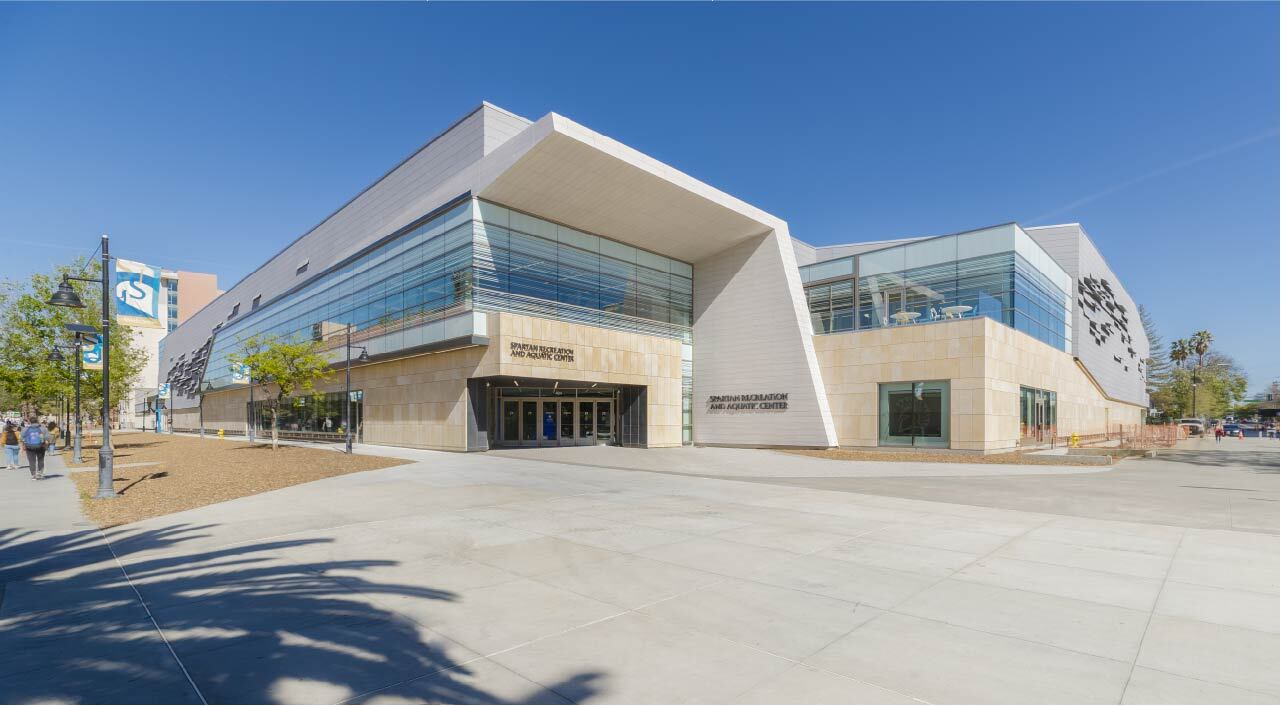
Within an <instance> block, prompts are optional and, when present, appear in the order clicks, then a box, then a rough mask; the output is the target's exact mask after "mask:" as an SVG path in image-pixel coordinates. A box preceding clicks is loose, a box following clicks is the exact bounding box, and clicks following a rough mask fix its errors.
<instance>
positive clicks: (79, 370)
mask: <svg viewBox="0 0 1281 706" xmlns="http://www.w3.org/2000/svg"><path fill="white" fill-rule="evenodd" d="M81 335H82V334H80V333H76V342H75V343H68V344H63V345H59V344H54V346H53V350H52V351H50V352H49V356H48V360H49V362H51V363H61V362H62V361H64V360H66V359H67V357H66V356H65V355H63V354H62V349H66V350H69V351H72V352H73V353H74V354H75V357H76V372H75V373H74V375H75V395H76V403H75V429H73V430H71V436H72V437H74V440H73V439H68V440H67V443H68V444H72V443H74V444H75V451H74V452H73V453H72V455H71V460H72V462H74V463H84V457H83V456H82V455H81V453H80V378H82V377H84V369H83V367H82V366H83V364H84V359H83V358H82V356H81V355H80V341H81Z"/></svg>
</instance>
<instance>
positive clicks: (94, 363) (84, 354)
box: [80, 337, 102, 370]
mask: <svg viewBox="0 0 1281 706" xmlns="http://www.w3.org/2000/svg"><path fill="white" fill-rule="evenodd" d="M80 365H81V367H83V368H84V369H85V370H102V339H101V338H96V337H95V338H94V339H93V341H92V342H90V341H85V342H83V343H81V344H80Z"/></svg>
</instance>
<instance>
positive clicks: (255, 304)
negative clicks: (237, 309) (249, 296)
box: [249, 294, 262, 311]
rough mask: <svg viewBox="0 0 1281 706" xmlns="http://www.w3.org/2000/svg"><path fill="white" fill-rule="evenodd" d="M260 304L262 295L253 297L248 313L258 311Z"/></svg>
mask: <svg viewBox="0 0 1281 706" xmlns="http://www.w3.org/2000/svg"><path fill="white" fill-rule="evenodd" d="M261 304H262V295H261V294H259V295H258V296H256V297H254V300H253V302H252V303H251V304H250V305H249V310H250V311H257V310H258V307H259V305H261Z"/></svg>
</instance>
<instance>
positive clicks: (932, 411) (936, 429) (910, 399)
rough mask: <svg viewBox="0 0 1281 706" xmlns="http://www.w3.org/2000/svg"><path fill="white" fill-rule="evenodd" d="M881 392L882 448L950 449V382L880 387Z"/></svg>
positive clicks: (899, 384) (883, 385)
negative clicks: (921, 447) (925, 447)
mask: <svg viewBox="0 0 1281 706" xmlns="http://www.w3.org/2000/svg"><path fill="white" fill-rule="evenodd" d="M880 388H881V390H880V393H881V394H880V397H881V404H880V427H881V429H880V445H881V446H941V447H946V446H947V445H948V441H949V438H950V437H949V428H948V427H949V426H950V424H949V419H948V418H949V417H950V416H951V407H950V405H949V404H948V397H949V394H948V393H949V392H950V389H949V388H950V384H949V383H948V381H947V380H931V381H924V382H895V383H881V385H880ZM964 441H972V439H964Z"/></svg>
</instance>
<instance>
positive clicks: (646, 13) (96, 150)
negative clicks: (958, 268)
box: [0, 3, 1279, 391]
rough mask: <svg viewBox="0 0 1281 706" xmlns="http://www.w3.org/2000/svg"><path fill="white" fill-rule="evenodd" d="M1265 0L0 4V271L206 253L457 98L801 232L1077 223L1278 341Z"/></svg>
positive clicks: (382, 156) (1242, 333)
mask: <svg viewBox="0 0 1281 706" xmlns="http://www.w3.org/2000/svg"><path fill="white" fill-rule="evenodd" d="M1277 26H1278V10H1277V5H1276V4H1275V3H1257V4H1235V5H1234V4H1192V3H1177V4H1159V3H1139V4H1127V5H1119V4H1106V5H1105V4H1083V3H1078V4H1062V5H1056V4H1006V3H997V4H960V3H956V4H943V5H935V4H926V3H912V4H902V5H890V4H814V5H798V4H788V5H780V4H726V3H716V4H696V5H681V4H636V5H630V4H629V5H589V4H544V5H511V4H506V5H495V4H488V5H468V4H437V3H431V4H412V5H409V4H382V5H348V4H323V5H307V4H282V5H261V4H230V5H155V4H132V5H109V4H68V5H12V4H6V5H0V246H3V252H4V253H5V256H4V257H0V277H15V276H21V275H23V274H25V273H27V272H29V271H31V270H34V269H41V268H45V267H48V266H49V265H50V264H52V263H53V262H55V261H61V260H65V259H67V258H69V257H72V256H74V255H75V254H77V253H87V252H88V251H89V250H90V249H92V248H93V246H94V244H95V240H96V237H97V235H98V234H99V233H101V232H103V231H107V232H109V233H111V234H112V237H113V248H114V251H115V252H116V253H118V254H120V255H121V256H124V257H130V258H135V259H143V260H146V261H148V262H152V263H154V264H160V265H164V266H168V267H173V268H181V269H191V270H203V271H212V272H216V273H217V274H218V275H219V277H220V280H221V283H222V284H223V286H224V287H225V286H228V285H230V284H231V283H233V282H235V281H236V280H237V279H239V278H240V277H241V276H242V275H244V274H245V273H247V272H248V271H249V270H251V269H252V268H253V267H255V266H257V265H258V264H259V263H260V262H261V261H262V260H263V259H265V258H266V257H268V256H270V255H271V254H273V253H274V252H275V251H276V250H277V249H278V248H279V247H281V246H282V245H284V244H285V243H287V242H288V241H289V240H291V239H293V238H294V237H296V236H297V235H299V234H301V233H302V232H304V231H306V230H307V229H309V228H310V227H312V226H313V225H315V224H316V223H317V222H318V221H319V220H320V219H321V218H323V217H324V216H326V215H328V214H329V213H330V212H331V211H332V210H333V209H334V208H336V207H337V206H339V205H341V204H342V203H343V202H344V201H346V200H347V199H348V198H350V197H351V196H352V195H354V194H355V193H356V192H357V191H359V190H360V189H362V188H363V187H365V186H366V185H368V183H369V182H371V181H372V180H374V179H375V178H377V177H378V176H380V175H381V174H382V173H383V172H384V171H386V170H387V169H388V168H389V167H391V166H392V165H394V164H395V163H396V162H398V161H399V160H400V159H402V158H403V157H405V156H406V155H407V154H409V153H410V152H411V151H413V150H414V149H415V148H416V147H418V146H419V145H420V144H422V143H423V142H425V141H426V140H427V139H428V138H430V137H432V136H433V135H434V134H436V133H437V132H439V131H440V130H442V129H444V128H445V127H447V126H448V125H450V124H451V123H452V122H453V121H454V120H456V119H458V118H459V117H461V116H462V115H464V114H465V113H467V112H468V111H469V110H470V109H471V108H473V107H474V106H475V105H476V104H478V103H479V102H480V101H481V100H489V101H491V102H493V103H496V104H498V105H500V106H503V107H505V108H507V109H509V110H512V111H514V112H516V113H519V114H522V115H525V116H526V117H530V118H537V117H539V116H541V115H543V114H545V113H547V112H548V111H553V110H554V111H556V112H559V113H562V114H564V115H566V116H569V117H571V118H573V119H574V120H576V121H578V122H580V123H583V124H585V125H587V126H588V127H591V128H593V129H595V130H598V131H600V132H603V133H605V134H607V135H610V136H612V137H615V138H617V139H619V140H622V141H623V142H626V143H628V144H630V145H632V146H634V147H636V148H638V149H640V150H642V151H644V152H647V153H649V154H651V155H653V156H654V157H656V158H658V159H661V160H663V161H665V162H668V163H669V164H672V165H673V166H675V167H677V168H679V169H681V170H683V171H685V172H688V173H689V174H692V175H693V176H696V177H698V178H699V179H702V180H703V181H706V182H708V183H710V184H712V185H714V186H716V187H718V188H720V189H722V190H724V191H727V192H729V193H731V194H734V195H735V196H738V197H740V198H742V199H744V200H746V201H748V202H750V203H753V204H755V205H757V206H760V207H761V208H764V209H766V210H768V211H770V212H772V213H774V214H776V215H778V216H780V217H782V218H784V219H786V220H787V221H788V222H789V223H790V225H791V229H792V233H793V235H795V236H797V237H799V238H801V239H803V240H806V241H809V242H811V243H815V244H825V243H836V242H849V241H857V240H874V239H882V238H889V237H899V236H908V235H928V234H938V233H945V232H954V231H958V230H964V229H969V228H974V227H979V226H983V225H989V224H993V223H998V222H1004V221H1009V220H1017V221H1019V222H1021V223H1023V224H1024V225H1043V224H1048V223H1061V222H1071V221H1079V222H1081V223H1083V224H1084V225H1085V228H1086V230H1087V231H1088V232H1089V233H1090V235H1091V237H1092V238H1093V239H1094V241H1095V243H1096V244H1097V245H1098V246H1099V248H1100V249H1101V250H1102V251H1103V253H1104V255H1105V256H1106V257H1107V259H1108V261H1109V263H1110V264H1111V265H1112V268H1113V269H1114V270H1116V271H1117V273H1118V274H1119V276H1120V277H1121V279H1122V280H1123V282H1124V283H1125V285H1126V287H1127V289H1128V290H1129V291H1130V293H1131V294H1132V295H1133V296H1134V297H1135V299H1137V300H1139V301H1141V302H1143V303H1144V304H1145V305H1147V306H1148V307H1149V308H1150V309H1151V311H1152V312H1153V313H1154V314H1155V316H1156V320H1157V323H1158V326H1159V328H1160V330H1161V333H1162V334H1163V335H1164V336H1165V337H1166V339H1167V341H1168V340H1169V339H1172V338H1175V337H1177V336H1182V335H1187V334H1189V333H1191V332H1192V331H1194V330H1196V329H1199V328H1208V329H1210V330H1211V331H1212V332H1213V333H1214V334H1215V337H1216V339H1217V341H1218V345H1219V347H1220V348H1221V349H1222V350H1224V351H1225V352H1227V353H1228V354H1230V355H1232V356H1234V357H1235V358H1236V359H1237V360H1238V361H1239V362H1241V363H1242V364H1243V365H1244V366H1245V367H1246V368H1247V370H1248V372H1249V373H1250V377H1251V380H1250V386H1251V390H1252V391H1253V390H1256V389H1259V388H1260V387H1261V386H1262V385H1263V384H1265V383H1267V382H1269V381H1270V380H1272V379H1274V378H1275V377H1276V376H1277V372H1278V368H1279V364H1278V311H1277V301H1278V189H1279V184H1278V169H1277V168H1278V158H1277V156H1278V137H1277V125H1278V70H1277V56H1278V34H1277Z"/></svg>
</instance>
